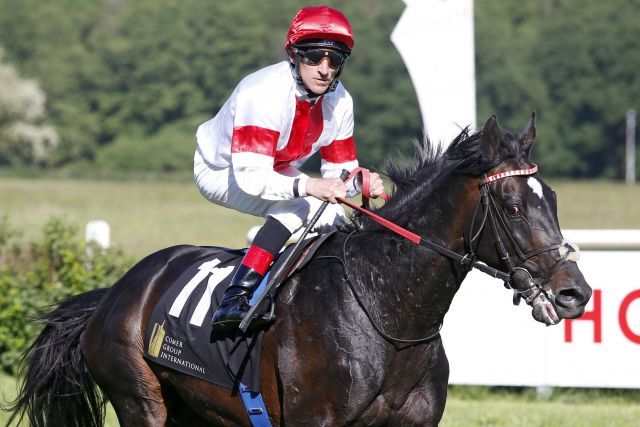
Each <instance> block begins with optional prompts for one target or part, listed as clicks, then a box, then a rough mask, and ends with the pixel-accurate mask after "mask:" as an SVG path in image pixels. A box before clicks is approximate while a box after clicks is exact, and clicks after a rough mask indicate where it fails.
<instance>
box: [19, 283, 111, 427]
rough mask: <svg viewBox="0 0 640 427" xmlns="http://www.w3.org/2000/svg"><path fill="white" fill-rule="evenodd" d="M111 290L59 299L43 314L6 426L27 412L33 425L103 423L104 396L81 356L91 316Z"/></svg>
mask: <svg viewBox="0 0 640 427" xmlns="http://www.w3.org/2000/svg"><path fill="white" fill-rule="evenodd" d="M106 292H107V289H96V290H94V291H90V292H86V293H84V294H80V295H77V296H74V297H71V298H68V299H66V300H64V301H63V302H61V303H60V305H59V306H58V308H56V309H55V310H54V311H52V312H51V313H48V314H45V315H43V316H41V317H40V320H42V321H43V322H44V323H45V327H44V330H43V331H42V332H41V333H40V335H39V336H38V338H37V339H36V340H35V342H34V343H33V344H32V345H31V347H29V349H28V350H27V351H26V352H25V354H24V356H23V359H22V362H21V365H22V366H21V371H24V372H23V373H24V380H23V382H22V385H21V386H20V391H19V393H18V397H17V398H16V400H15V401H14V402H12V403H11V404H10V406H9V408H8V409H9V410H10V411H11V412H13V414H12V415H11V418H10V419H9V422H8V423H7V425H9V424H11V423H12V422H13V421H14V419H16V418H17V421H18V424H20V423H21V421H22V419H23V418H24V416H25V415H26V416H27V418H28V419H29V423H30V424H31V425H32V426H70V427H75V426H78V427H80V426H89V427H99V426H102V425H103V424H104V414H105V405H106V399H105V398H104V397H103V396H102V394H101V393H100V391H99V390H98V388H97V386H96V383H95V382H94V381H93V379H92V378H91V374H90V373H89V371H88V369H87V366H86V364H85V363H84V358H83V356H82V338H83V336H84V332H85V330H86V328H87V323H88V321H89V318H90V317H91V315H92V314H93V311H94V309H95V308H96V307H97V306H98V304H99V303H100V300H102V298H103V297H104V295H105V293H106Z"/></svg>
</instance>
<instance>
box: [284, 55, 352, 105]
mask: <svg viewBox="0 0 640 427" xmlns="http://www.w3.org/2000/svg"><path fill="white" fill-rule="evenodd" d="M289 57H290V58H293V61H294V62H291V61H289V65H291V74H293V78H294V79H295V81H296V83H298V85H300V87H301V88H303V89H304V90H305V92H306V95H304V96H303V97H302V98H303V99H310V100H316V99H317V98H319V97H321V96H322V95H326V94H328V93H331V92H333V91H334V90H336V87H338V83H340V81H339V79H338V77H340V74H341V73H342V68H343V67H344V63H342V65H341V66H340V68H338V71H336V75H335V76H334V77H333V81H332V82H331V84H330V85H329V87H328V88H327V90H326V92H324V93H322V94H320V95H318V94H317V93H315V92H313V91H311V90H310V89H309V88H308V87H307V86H306V85H305V84H304V81H303V80H302V77H300V61H301V58H300V55H298V54H296V53H293V52H289Z"/></svg>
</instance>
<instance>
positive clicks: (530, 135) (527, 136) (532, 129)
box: [520, 111, 536, 156]
mask: <svg viewBox="0 0 640 427" xmlns="http://www.w3.org/2000/svg"><path fill="white" fill-rule="evenodd" d="M535 139H536V112H535V111H534V112H533V113H531V120H529V124H528V125H527V127H526V128H524V130H523V131H522V136H521V137H520V145H521V146H522V151H523V152H524V153H525V154H526V155H527V156H528V155H529V150H531V146H532V145H533V141H535Z"/></svg>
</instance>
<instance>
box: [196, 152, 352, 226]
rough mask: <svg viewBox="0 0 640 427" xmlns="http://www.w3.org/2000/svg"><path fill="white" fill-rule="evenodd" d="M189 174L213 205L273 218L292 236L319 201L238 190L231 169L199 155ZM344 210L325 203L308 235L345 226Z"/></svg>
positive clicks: (318, 206)
mask: <svg viewBox="0 0 640 427" xmlns="http://www.w3.org/2000/svg"><path fill="white" fill-rule="evenodd" d="M193 173H194V176H195V180H196V185H197V186H198V190H199V191H200V194H202V195H203V196H204V197H205V198H206V199H207V200H209V201H210V202H212V203H215V204H216V205H220V206H224V207H227V208H231V209H234V210H237V211H240V212H243V213H247V214H250V215H255V216H259V217H263V218H265V217H267V216H270V217H273V218H274V219H276V220H277V221H278V222H280V223H281V224H282V225H284V226H285V227H286V228H287V229H288V230H289V231H291V232H292V233H295V232H296V231H297V230H298V229H300V228H301V227H302V226H303V225H304V224H306V223H308V221H309V220H310V219H311V218H312V217H313V215H315V213H316V212H317V210H318V209H319V208H320V206H321V205H322V201H321V200H319V199H316V198H315V197H312V196H306V197H298V198H295V199H290V200H265V199H261V198H259V197H255V196H251V195H249V194H247V193H245V192H244V191H242V190H241V189H240V187H239V186H238V184H237V183H236V180H235V178H234V175H233V168H231V167H222V168H217V167H215V166H212V165H209V164H207V163H206V162H205V161H204V160H203V158H202V156H201V155H200V153H199V152H198V151H196V153H195V156H194V165H193ZM345 218H346V217H345V211H344V209H343V208H342V206H341V205H339V204H329V206H327V208H326V209H325V211H324V213H323V214H322V216H321V217H320V219H319V220H318V222H317V223H316V224H315V226H314V228H313V230H310V231H311V232H317V233H325V232H328V231H331V230H334V229H335V228H336V227H337V226H339V225H342V224H344V223H345V220H346V219H345Z"/></svg>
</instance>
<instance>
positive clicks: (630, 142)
mask: <svg viewBox="0 0 640 427" xmlns="http://www.w3.org/2000/svg"><path fill="white" fill-rule="evenodd" d="M626 145H627V150H626V151H627V161H626V166H627V167H626V174H625V178H626V182H627V184H628V185H633V184H635V182H636V110H634V109H630V110H628V111H627V144H626Z"/></svg>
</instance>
